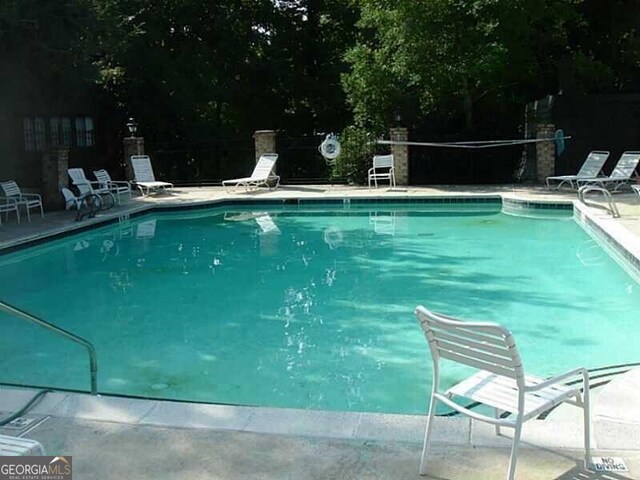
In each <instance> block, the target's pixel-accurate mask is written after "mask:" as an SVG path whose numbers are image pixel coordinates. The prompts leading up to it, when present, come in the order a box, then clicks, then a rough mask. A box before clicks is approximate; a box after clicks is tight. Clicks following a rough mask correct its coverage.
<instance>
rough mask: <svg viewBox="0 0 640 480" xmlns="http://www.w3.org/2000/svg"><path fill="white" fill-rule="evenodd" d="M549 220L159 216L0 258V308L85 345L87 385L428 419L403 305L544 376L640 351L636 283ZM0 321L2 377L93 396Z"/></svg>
mask: <svg viewBox="0 0 640 480" xmlns="http://www.w3.org/2000/svg"><path fill="white" fill-rule="evenodd" d="M561 213H563V212H561ZM564 214H565V215H564V216H560V217H557V216H556V217H555V218H537V219H529V218H521V217H516V216H510V215H505V214H504V213H502V211H501V204H500V203H499V202H495V203H487V202H484V203H479V204H462V205H446V204H442V205H422V204H406V205H401V204H399V205H385V204H382V203H380V204H369V205H367V204H363V205H349V204H344V205H339V206H327V205H317V206H307V207H303V206H297V205H295V206H281V207H276V206H272V205H269V206H258V207H256V206H253V207H251V208H242V207H235V206H234V207H218V208H211V209H206V210H187V211H180V212H171V213H154V214H148V215H145V216H142V217H139V218H136V219H135V220H131V221H125V222H123V223H121V224H116V225H111V226H106V227H102V228H99V229H96V230H92V231H89V232H86V233H80V234H76V235H72V236H69V237H66V238H63V239H59V240H54V241H51V242H48V243H45V244H42V245H40V246H36V247H31V248H28V249H24V250H21V251H18V252H14V253H10V254H6V255H4V256H2V257H1V258H0V284H1V285H2V290H1V291H2V296H1V299H2V300H4V301H7V302H9V303H12V304H14V305H16V306H18V307H20V308H22V309H25V310H27V311H29V312H32V313H34V314H36V315H38V316H41V317H42V318H44V319H46V320H48V321H50V322H53V323H55V324H57V325H59V326H61V327H63V328H66V329H68V330H70V331H72V332H74V333H77V334H78V335H81V336H83V337H85V338H87V339H88V340H90V341H91V342H93V343H94V345H95V347H96V350H97V353H98V360H99V363H100V373H99V391H100V392H101V393H109V394H118V395H131V396H143V397H152V398H166V399H178V400H189V401H201V402H215V403H230V404H242V405H262V406H277V407H297V408H314V409H327V410H352V411H371V412H396V413H424V409H425V407H426V399H427V398H428V389H429V387H430V385H429V371H430V366H429V365H430V361H429V357H428V352H427V346H426V342H425V340H424V337H423V336H422V333H421V331H420V329H419V327H418V325H417V322H416V321H415V319H414V316H413V309H414V307H415V306H416V305H417V304H424V305H426V306H427V307H428V308H430V309H433V310H436V311H442V312H446V313H448V314H450V315H455V316H460V317H462V318H468V319H478V320H491V321H497V322H500V323H503V324H505V325H506V326H508V328H510V329H511V330H512V331H513V333H514V335H515V338H516V340H517V341H518V343H519V346H520V350H521V352H522V354H523V358H524V361H525V367H526V368H527V369H528V370H529V371H531V372H536V373H538V374H540V375H548V374H552V373H554V372H559V371H564V370H566V369H567V368H569V367H573V366H580V365H586V366H588V367H598V366H603V365H612V364H616V363H624V362H629V361H637V353H636V350H637V349H636V348H635V346H634V345H633V344H632V342H625V341H624V336H623V337H622V339H620V337H619V335H620V333H621V332H624V335H638V333H639V332H640V324H639V323H638V322H637V313H636V312H637V311H638V310H639V308H640V292H639V288H638V284H637V283H636V282H635V281H634V280H633V279H632V278H631V277H630V276H629V275H628V274H627V273H626V272H625V271H624V270H623V269H622V268H621V267H620V266H619V265H618V264H617V263H616V262H615V261H614V260H613V259H612V258H611V257H609V256H608V255H607V254H606V253H605V252H604V251H603V250H602V249H601V248H600V246H599V245H598V244H597V243H596V242H595V241H594V240H592V239H591V238H590V237H589V235H587V233H585V231H584V230H582V229H581V228H580V227H579V226H578V225H577V224H576V222H575V221H574V220H573V219H572V218H571V216H570V214H571V212H570V211H569V212H564ZM0 320H1V322H2V323H1V328H2V335H1V336H0V352H1V353H0V355H1V356H2V362H0V383H6V384H19V385H37V386H50V387H56V388H65V389H76V390H85V391H86V390H87V389H88V376H87V359H86V353H85V351H84V350H83V349H82V348H80V347H78V346H76V345H74V344H68V343H67V342H63V341H60V340H59V339H57V338H55V337H54V336H53V335H52V334H51V333H50V332H47V331H43V330H41V329H38V328H37V327H35V326H31V325H28V324H26V323H24V322H21V321H19V320H16V319H14V318H12V317H9V316H6V315H2V316H0ZM464 373H465V372H463V371H459V370H454V371H453V372H452V374H451V376H449V377H445V378H444V379H443V380H444V381H445V382H454V381H455V380H456V379H457V378H456V377H458V376H460V375H463V374H464Z"/></svg>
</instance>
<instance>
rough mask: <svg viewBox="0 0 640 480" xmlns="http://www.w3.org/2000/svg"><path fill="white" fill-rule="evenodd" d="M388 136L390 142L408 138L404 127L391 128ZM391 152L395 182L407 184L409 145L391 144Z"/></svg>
mask: <svg viewBox="0 0 640 480" xmlns="http://www.w3.org/2000/svg"><path fill="white" fill-rule="evenodd" d="M390 136H391V141H392V142H406V141H407V140H408V139H409V131H408V130H407V129H406V128H404V127H397V128H392V129H391V131H390ZM391 154H392V155H393V161H394V166H395V170H396V183H397V184H398V185H409V146H408V145H391Z"/></svg>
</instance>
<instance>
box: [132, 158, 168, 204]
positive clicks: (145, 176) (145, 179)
mask: <svg viewBox="0 0 640 480" xmlns="http://www.w3.org/2000/svg"><path fill="white" fill-rule="evenodd" d="M131 166H132V167H133V176H134V177H135V180H134V182H133V183H135V184H136V186H137V187H138V189H139V190H140V193H141V194H142V196H143V197H144V196H146V195H149V193H151V192H152V191H157V190H161V191H163V192H164V191H166V190H167V189H170V188H173V183H169V182H161V181H159V180H156V176H155V175H154V174H153V167H152V166H151V158H149V155H132V156H131Z"/></svg>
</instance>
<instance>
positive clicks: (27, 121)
mask: <svg viewBox="0 0 640 480" xmlns="http://www.w3.org/2000/svg"><path fill="white" fill-rule="evenodd" d="M22 130H23V134H24V149H25V151H27V152H42V151H44V150H45V149H46V148H47V146H49V145H52V146H64V147H70V148H72V147H79V148H85V147H93V146H94V145H95V137H94V126H93V118H92V117H75V118H74V119H73V120H72V119H71V118H69V117H50V118H44V117H35V118H24V119H23V120H22ZM47 139H48V140H49V141H48V142H47ZM72 140H73V141H72Z"/></svg>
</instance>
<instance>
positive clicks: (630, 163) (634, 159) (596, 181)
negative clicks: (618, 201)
mask: <svg viewBox="0 0 640 480" xmlns="http://www.w3.org/2000/svg"><path fill="white" fill-rule="evenodd" d="M638 163H640V152H624V153H623V154H622V156H621V157H620V160H618V163H617V164H616V166H615V168H614V169H613V172H611V175H609V176H608V177H594V178H580V179H578V181H577V182H578V187H581V186H585V185H597V186H599V187H602V188H606V189H607V190H609V187H613V190H612V191H614V192H616V191H618V189H619V188H620V187H622V186H623V185H627V184H628V183H629V182H630V181H631V177H632V176H633V175H634V173H635V172H636V168H638Z"/></svg>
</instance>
